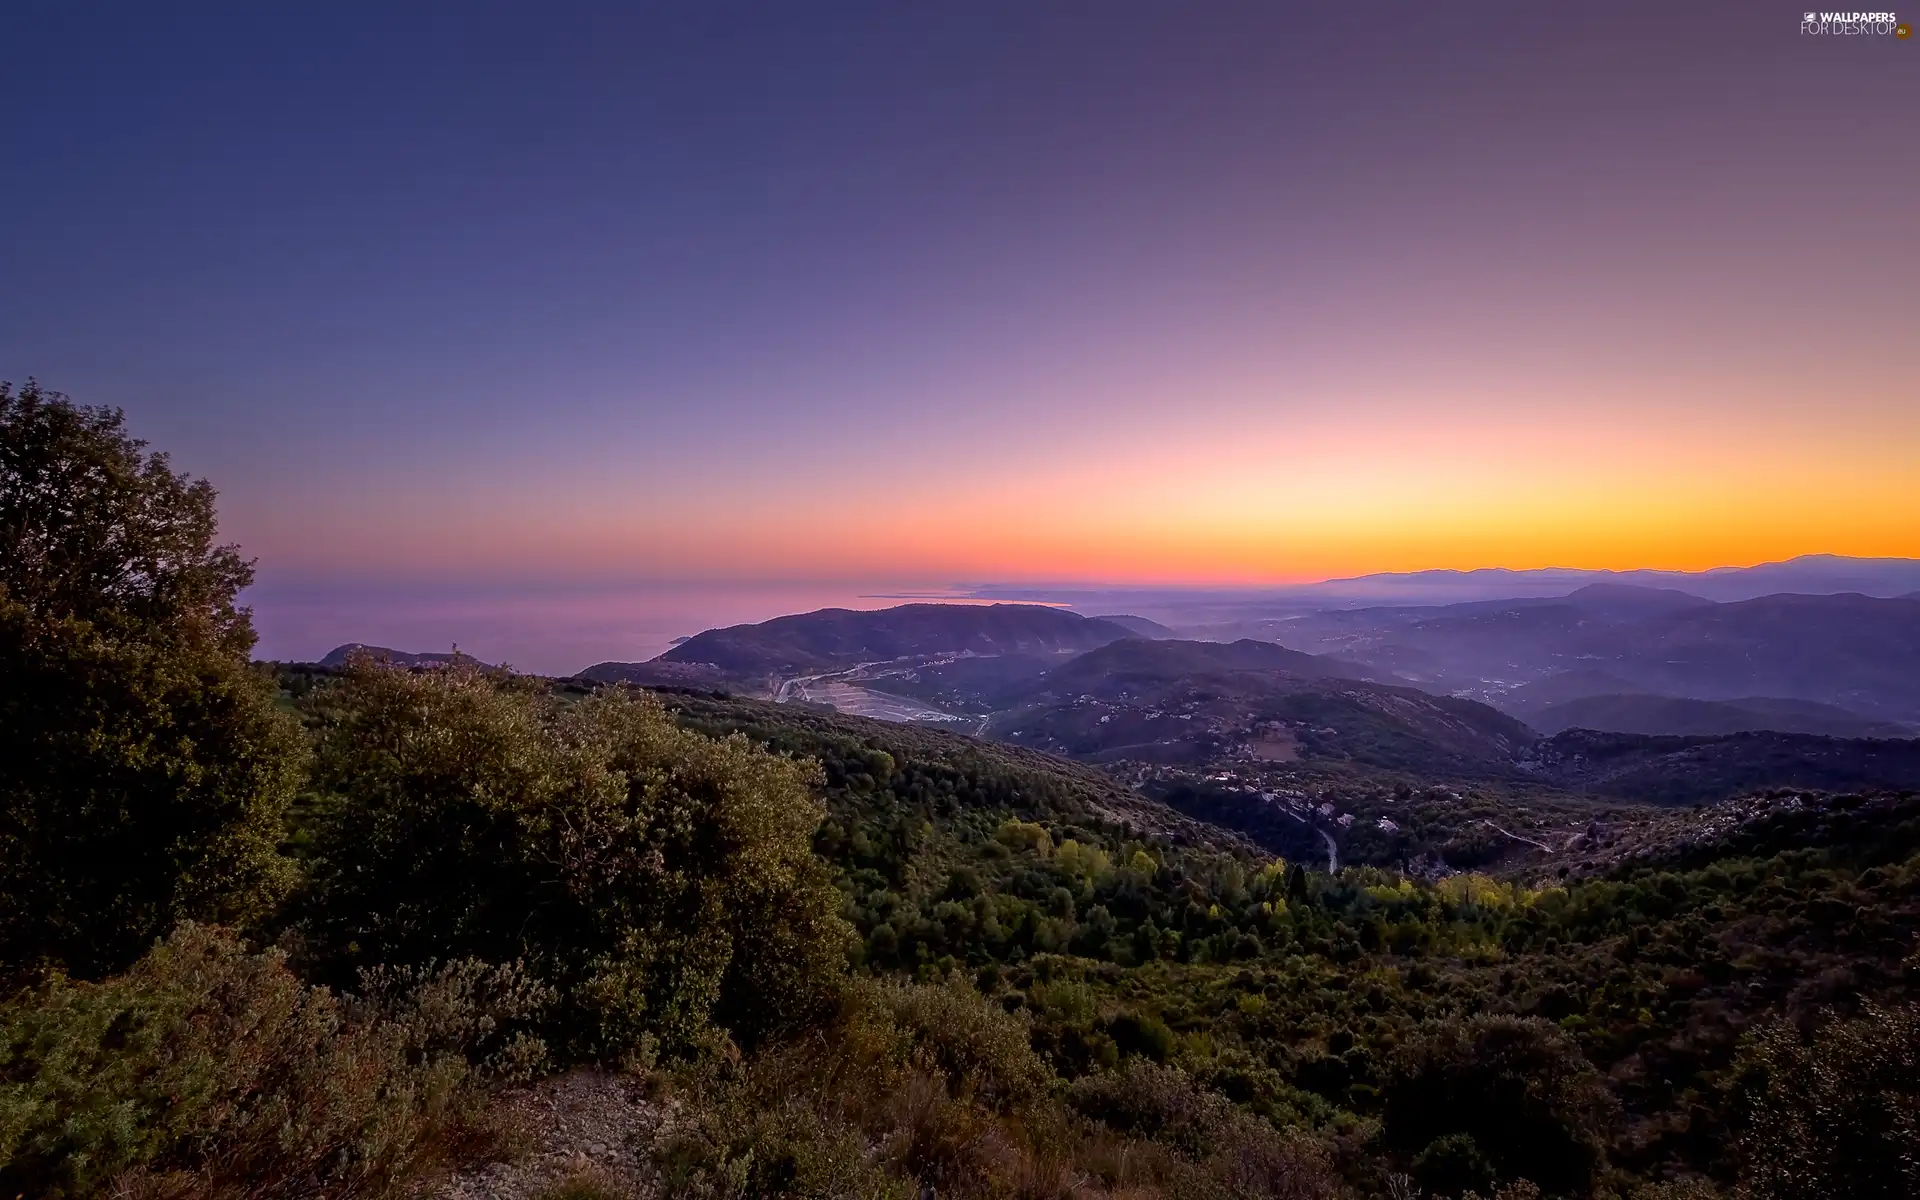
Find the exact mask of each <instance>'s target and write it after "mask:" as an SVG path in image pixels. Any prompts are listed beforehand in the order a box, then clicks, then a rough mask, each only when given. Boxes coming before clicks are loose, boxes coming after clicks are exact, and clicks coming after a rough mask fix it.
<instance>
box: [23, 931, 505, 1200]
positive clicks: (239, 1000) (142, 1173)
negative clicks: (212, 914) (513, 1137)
mask: <svg viewBox="0 0 1920 1200" xmlns="http://www.w3.org/2000/svg"><path fill="white" fill-rule="evenodd" d="M472 1084H473V1073H472V1072H471V1071H470V1070H469V1068H468V1066H467V1064H466V1062H465V1060H464V1059H463V1058H461V1057H460V1056H459V1055H458V1054H455V1053H422V1052H421V1051H420V1048H419V1047H417V1046H414V1045H410V1041H409V1037H408V1031H407V1029H406V1028H405V1027H404V1026H403V1025H401V1024H398V1023H394V1022H389V1021H383V1020H380V1019H378V1018H376V1017H373V1016H372V1015H371V1014H368V1015H356V1014H354V1013H353V1012H352V1011H350V1006H347V1005H344V1004H343V1003H342V1002H341V1001H340V1000H339V999H338V998H336V997H335V996H334V995H332V994H331V993H329V992H328V991H327V990H326V989H324V988H317V987H310V986H307V985H305V984H302V983H301V982H300V981H299V980H298V979H296V978H295V977H294V976H293V975H292V974H291V973H290V972H289V971H288V970H287V969H286V966H285V964H284V963H283V961H282V959H281V957H280V956H279V955H277V954H272V953H268V954H249V953H247V952H245V951H244V950H243V949H242V948H241V947H240V946H239V945H238V944H237V943H235V942H234V941H232V940H231V939H229V938H227V937H226V936H224V935H222V934H220V933H218V932H216V931H214V930H211V929H208V928H205V927H200V926H195V925H184V926H182V927H181V928H180V929H179V930H177V931H176V932H175V933H174V934H173V935H172V936H171V937H170V938H168V939H167V940H166V941H165V942H164V943H162V944H161V945H159V946H157V947H155V949H154V950H153V951H152V952H150V953H149V954H148V955H146V957H144V958H142V959H141V960H140V961H139V962H137V963H136V964H135V965H134V967H133V968H132V970H130V971H129V972H127V973H126V974H125V975H121V976H116V977H114V978H111V979H108V980H105V981H103V982H100V983H94V984H88V983H73V982H69V981H67V980H65V979H61V978H55V979H53V980H51V981H49V982H47V983H46V984H44V985H43V986H41V987H39V988H36V989H34V990H33V991H30V992H27V993H23V994H21V995H19V996H16V997H15V998H14V999H12V1000H10V1001H8V1002H7V1003H6V1004H4V1005H0V1191H4V1192H5V1194H7V1195H14V1194H26V1195H33V1196H45V1197H50V1198H57V1197H66V1196H83V1195H94V1194H100V1193H111V1194H114V1195H128V1196H197V1197H240V1196H249V1197H252V1196H295V1195H298V1196H319V1197H326V1196H349V1195H351V1196H356V1197H358V1196H373V1197H378V1196H387V1195H396V1196H397V1195H401V1194H404V1192H405V1190H406V1188H407V1187H408V1186H409V1184H410V1182H411V1181H413V1180H415V1179H417V1178H418V1177H419V1176H420V1175H421V1174H422V1173H423V1172H425V1171H427V1170H429V1169H430V1168H432V1167H433V1166H435V1165H436V1164H437V1163H438V1162H440V1161H441V1160H442V1159H443V1158H444V1157H445V1156H446V1155H447V1154H448V1153H449V1152H450V1151H451V1150H452V1149H454V1148H455V1147H456V1146H457V1145H458V1144H459V1143H460V1142H461V1141H462V1140H464V1139H465V1138H468V1137H470V1136H473V1134H474V1132H475V1126H474V1125H473V1123H472V1122H473V1118H474V1114H475V1108H474V1104H475V1102H476V1099H477V1095H476V1092H475V1091H474V1089H473V1087H472Z"/></svg>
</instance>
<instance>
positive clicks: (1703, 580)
mask: <svg viewBox="0 0 1920 1200" xmlns="http://www.w3.org/2000/svg"><path fill="white" fill-rule="evenodd" d="M1589 583H1622V584H1631V585H1634V586H1638V587H1647V588H1673V589H1677V590H1679V591H1683V592H1688V593H1691V594H1692V595H1695V596H1699V597H1702V598H1704V599H1708V600H1718V601H1723V602H1724V601H1731V600H1752V599H1756V598H1758V597H1760V596H1770V595H1774V594H1776V593H1779V592H1800V593H1805V594H1810V595H1832V594H1835V593H1839V592H1858V593H1860V594H1861V595H1864V596H1878V597H1882V598H1892V597H1895V596H1900V595H1905V594H1908V593H1911V592H1913V591H1914V590H1915V588H1916V587H1920V559H1912V558H1848V557H1844V556H1842V555H1837V554H1806V555H1802V556H1800V557H1799V558H1790V559H1787V560H1786V561H1784V562H1771V563H1761V564H1759V565H1758V566H1752V567H1715V568H1713V569H1712V570H1708V571H1648V570H1638V571H1584V570H1573V569H1564V568H1546V569H1542V570H1531V571H1510V570H1506V569H1504V568H1498V567H1494V568H1486V569H1482V570H1477V571H1410V572H1390V573H1383V574H1378V575H1361V576H1357V577H1355V578H1352V579H1329V580H1327V581H1326V582H1325V583H1316V584H1311V585H1309V586H1308V587H1306V588H1301V589H1296V590H1297V591H1301V592H1307V593H1319V594H1322V595H1329V596H1342V597H1369V596H1371V597H1378V598H1382V599H1384V598H1386V597H1387V596H1393V595H1400V596H1411V595H1418V596H1420V597H1421V599H1420V600H1419V601H1418V602H1420V603H1434V602H1436V601H1438V602H1447V601H1460V600H1470V599H1486V600H1492V599H1501V598H1507V597H1524V596H1554V595H1563V594H1565V593H1566V592H1567V591H1568V590H1569V589H1572V588H1578V587H1581V586H1582V585H1584V584H1589Z"/></svg>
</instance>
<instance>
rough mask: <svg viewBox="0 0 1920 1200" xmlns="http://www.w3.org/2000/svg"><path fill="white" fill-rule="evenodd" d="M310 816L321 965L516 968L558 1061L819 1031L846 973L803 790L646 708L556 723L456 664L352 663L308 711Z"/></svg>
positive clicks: (595, 707)
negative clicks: (547, 989)
mask: <svg viewBox="0 0 1920 1200" xmlns="http://www.w3.org/2000/svg"><path fill="white" fill-rule="evenodd" d="M313 705H314V712H315V715H316V717H317V719H318V722H319V725H320V732H319V745H318V751H317V757H316V770H315V783H316V785H317V787H318V788H319V789H320V791H321V792H322V794H323V796H324V797H325V799H324V800H323V804H322V813H321V817H320V820H319V825H318V830H317V833H316V838H315V849H316V852H317V855H318V857H317V859H316V861H315V864H314V869H313V887H312V891H311V894H310V895H309V896H308V897H307V898H306V899H305V901H304V902H303V907H304V910H305V913H306V915H305V917H304V921H303V924H304V928H305V930H306V932H307V936H308V938H309V939H310V943H311V945H312V947H313V953H314V955H315V956H316V958H317V959H318V960H319V962H320V964H321V965H322V966H323V967H325V968H327V969H330V970H333V971H335V972H337V973H338V974H339V976H340V977H342V978H351V974H350V972H351V971H352V970H353V969H354V968H356V967H359V966H364V965H368V964H372V963H379V962H386V963H391V964H396V965H417V964H423V963H427V962H430V961H433V960H435V959H444V958H446V957H449V956H471V957H474V958H478V959H482V960H486V961H490V962H507V961H511V960H515V959H522V958H524V959H526V960H527V961H528V962H529V963H530V964H531V969H533V970H534V971H535V972H536V973H538V974H539V975H540V976H541V977H542V979H543V982H545V983H547V984H548V985H550V986H552V987H553V988H554V989H555V990H556V992H557V993H558V994H559V996H560V998H561V1000H560V1006H559V1009H558V1011H557V1015H556V1020H557V1026H556V1029H555V1038H554V1041H555V1042H556V1043H557V1044H558V1045H559V1047H560V1048H561V1049H562V1050H564V1051H567V1052H570V1053H572V1054H573V1055H575V1056H586V1057H612V1058H619V1057H624V1056H628V1055H632V1054H636V1053H643V1052H645V1051H646V1050H647V1049H648V1047H649V1046H652V1045H659V1046H662V1047H664V1048H665V1049H668V1050H670V1051H671V1050H675V1049H678V1048H681V1047H684V1046H687V1045H689V1044H693V1043H696V1042H698V1041H700V1040H701V1039H702V1038H703V1037H704V1036H705V1034H706V1032H707V1030H708V1029H709V1027H710V1026H709V1023H710V1022H718V1023H719V1024H721V1025H723V1026H724V1027H726V1029H727V1030H728V1031H730V1032H731V1033H732V1034H734V1035H735V1036H736V1037H737V1038H739V1039H740V1040H743V1041H752V1040H754V1039H755V1038H757V1037H760V1036H762V1035H764V1034H767V1033H770V1032H774V1031H777V1030H780V1029H783V1028H789V1027H792V1026H794V1025H797V1024H799V1023H801V1022H804V1021H806V1020H808V1019H810V1018H812V1017H814V1016H817V1015H818V1014H819V1013H820V1012H821V1011H822V1010H823V1007H824V1006H825V1005H826V1003H827V1002H828V1001H829V1000H830V999H831V998H832V994H833V992H834V989H835V988H836V987H837V986H838V983H839V979H840V976H841V975H842V974H843V973H844V970H845V966H846V953H847V950H848V948H849V941H850V932H849V930H848V929H847V926H846V925H845V923H844V922H843V921H842V920H841V919H840V917H839V916H838V909H839V906H840V894H839V892H838V891H837V890H836V889H834V888H833V887H832V886H831V884H830V883H829V882H828V880H827V877H826V871H825V866H824V864H822V863H821V862H820V861H819V859H817V858H816V857H815V856H814V854H813V851H812V837H813V833H814V831H815V829H816V828H817V827H818V826H819V824H820V821H821V818H822V816H823V815H824V812H825V810H824V807H823V806H822V805H821V803H820V801H819V800H818V799H817V798H815V796H814V795H813V789H814V788H815V787H816V786H817V785H818V783H819V773H818V767H817V765H815V764H814V763H812V762H810V761H807V760H797V759H791V758H786V757H782V756H778V755H774V754H771V753H768V752H767V751H765V750H762V749H760V748H758V747H756V746H754V745H753V744H752V743H750V742H748V741H747V740H746V739H745V738H744V737H740V736H738V735H736V736H733V737H727V738H717V739H716V738H708V737H704V736H702V735H700V734H697V733H693V732H691V731H688V730H685V729H682V728H680V727H679V726H677V725H675V724H674V723H673V721H672V719H671V718H670V717H668V715H667V714H666V712H665V710H664V709H663V708H662V707H661V706H660V704H659V703H658V702H657V701H655V700H652V699H651V698H646V697H636V696H630V695H627V694H625V693H621V692H605V693H602V694H600V695H596V696H591V697H587V698H585V699H582V700H579V701H577V702H572V703H568V702H564V701H561V700H559V699H556V698H555V697H553V696H552V695H550V694H548V693H546V692H545V691H544V690H542V689H539V688H536V687H534V686H532V685H529V684H526V683H523V682H521V681H517V680H514V679H511V678H503V677H498V676H495V675H491V674H489V673H487V672H485V671H482V670H480V669H479V668H477V667H474V666H472V665H470V664H456V665H454V666H450V667H446V668H441V669H436V670H429V671H417V672H416V671H408V670H405V669H401V668H394V667H387V666H382V665H380V664H378V663H375V662H373V661H372V660H370V659H367V658H365V657H361V658H358V659H355V660H354V661H353V662H352V663H351V664H350V666H349V669H348V673H347V675H346V677H345V678H344V679H343V680H342V681H341V682H340V683H339V684H338V685H336V686H335V687H333V688H331V689H322V690H321V691H318V692H316V693H314V696H313Z"/></svg>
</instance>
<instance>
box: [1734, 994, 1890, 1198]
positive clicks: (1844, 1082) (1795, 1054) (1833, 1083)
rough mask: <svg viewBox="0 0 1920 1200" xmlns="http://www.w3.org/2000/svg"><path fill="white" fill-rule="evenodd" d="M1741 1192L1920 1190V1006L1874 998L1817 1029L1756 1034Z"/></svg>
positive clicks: (1746, 1081) (1745, 1059)
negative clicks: (1885, 1004) (1809, 1033)
mask: <svg viewBox="0 0 1920 1200" xmlns="http://www.w3.org/2000/svg"><path fill="white" fill-rule="evenodd" d="M1737 1093H1738V1096H1739V1101H1740V1104H1741V1106H1742V1107H1743V1108H1744V1110H1745V1114H1744V1115H1745V1118H1746V1120H1745V1121H1744V1126H1745V1132H1744V1134H1743V1136H1742V1138H1741V1146H1740V1150H1741V1158H1742V1164H1741V1168H1742V1169H1741V1172H1740V1176H1741V1179H1740V1182H1741V1192H1742V1195H1743V1196H1746V1197H1750V1198H1751V1200H1790V1198H1791V1200H1843V1198H1844V1200H1897V1198H1900V1197H1912V1196H1920V1008H1916V1007H1915V1006H1913V1005H1900V1006H1896V1007H1883V1006H1881V1005H1878V1004H1871V1003H1869V1004H1867V1005H1865V1006H1864V1007H1863V1009H1862V1011H1861V1013H1860V1015H1859V1016H1858V1017H1854V1018H1851V1019H1832V1018H1831V1016H1830V1017H1829V1019H1828V1020H1827V1021H1826V1022H1825V1023H1824V1024H1823V1025H1821V1026H1820V1027H1818V1028H1817V1029H1816V1030H1815V1031H1814V1033H1813V1034H1812V1036H1810V1037H1809V1036H1803V1035H1802V1034H1801V1033H1800V1031H1798V1030H1797V1029H1794V1028H1793V1027H1792V1026H1791V1025H1787V1024H1784V1023H1778V1022H1775V1023H1769V1024H1768V1025H1767V1026H1765V1027H1764V1028H1762V1029H1759V1030H1756V1031H1755V1032H1754V1034H1753V1036H1752V1037H1750V1038H1749V1039H1748V1042H1747V1045H1746V1046H1745V1048H1744V1050H1743V1053H1742V1054H1741V1059H1740V1078H1739V1082H1738V1086H1737Z"/></svg>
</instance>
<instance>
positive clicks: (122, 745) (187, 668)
mask: <svg viewBox="0 0 1920 1200" xmlns="http://www.w3.org/2000/svg"><path fill="white" fill-rule="evenodd" d="M214 533H215V517H214V492H213V489H212V488H211V487H210V486H208V485H207V483H206V482H205V481H204V480H193V479H189V478H188V477H186V476H184V475H179V474H176V473H174V471H173V470H172V469H171V467H170V466H169V465H168V462H167V458H166V456H165V455H163V454H147V453H145V451H144V443H142V442H139V441H137V440H135V439H133V438H130V437H128V436H127V434H126V431H125V429H124V422H123V419H122V417H121V414H120V413H119V412H118V411H117V410H111V409H95V408H78V407H75V406H74V405H72V404H70V403H69V402H68V401H67V400H66V399H65V398H64V397H62V396H59V395H57V394H54V393H50V392H43V391H41V390H40V389H39V388H38V387H37V386H36V385H34V384H33V383H31V382H29V383H28V384H27V386H26V387H25V388H23V389H21V390H20V391H19V392H18V393H16V392H14V391H13V390H12V389H11V388H10V387H9V386H8V385H6V384H4V383H0V970H3V969H5V968H9V967H11V968H13V969H14V970H15V971H16V972H18V971H22V970H31V969H34V968H40V967H56V968H61V969H64V970H66V971H68V972H69V973H72V974H75V975H79V976H83V977H87V978H97V977H99V976H101V975H104V974H107V973H110V972H113V971H117V970H121V969H124V968H125V967H126V966H127V965H128V964H129V963H131V962H132V961H133V960H134V959H136V958H138V957H139V956H140V954H141V953H142V952H143V951H144V950H145V949H146V947H148V946H150V945H151V944H152V943H153V940H154V939H155V938H156V937H159V936H160V935H162V934H164V933H165V932H166V931H167V930H169V929H171V928H172V927H173V925H174V924H175V922H177V921H178V920H180V919H182V918H197V919H203V920H218V921H229V922H245V921H251V920H255V919H257V918H259V917H261V916H263V915H265V914H266V913H267V911H268V910H269V909H270V908H271V907H272V905H273V904H274V903H275V902H276V901H277V900H278V898H279V897H280V896H281V895H283V894H284V892H285V890H286V888H287V887H288V885H289V884H290V883H291V879H292V876H291V873H290V871H289V868H288V865H287V864H286V862H285V861H284V860H282V859H281V858H280V857H279V855H278V854H277V853H276V850H275V847H276V845H277V843H278V841H279V838H280V836H281V834H282V819H283V815H284V813H285V810H286V807H287V805H288V803H289V801H290V800H291V798H292V794H293V791H294V789H295V788H296V787H297V785H298V782H299V778H300V772H301V769H302V758H303V756H304V752H305V751H304V746H303V744H302V742H301V740H300V736H299V730H298V728H297V727H296V726H295V725H294V724H293V722H292V721H291V720H290V719H288V718H287V717H285V716H284V715H283V714H281V713H279V712H278V711H277V710H276V709H275V707H274V703H273V700H274V697H273V692H272V688H271V686H270V684H268V683H267V682H266V681H265V680H262V679H260V678H258V677H256V676H255V675H254V674H253V673H252V672H251V671H249V670H248V667H247V654H248V652H249V651H250V650H251V648H252V646H253V640H254V639H253V628H252V625H251V623H250V621H249V618H248V614H247V610H246V609H244V608H240V607H238V606H237V604H236V602H235V598H236V596H237V594H238V592H239V591H240V589H241V588H243V587H245V586H246V585H247V584H248V583H249V582H251V581H252V576H253V571H252V568H251V566H250V565H249V564H248V563H246V562H245V561H243V560H242V559H241V558H240V557H239V555H238V553H237V552H236V551H235V550H234V549H233V547H230V546H216V545H214V543H213V538H214Z"/></svg>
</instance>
